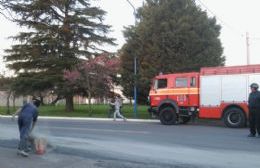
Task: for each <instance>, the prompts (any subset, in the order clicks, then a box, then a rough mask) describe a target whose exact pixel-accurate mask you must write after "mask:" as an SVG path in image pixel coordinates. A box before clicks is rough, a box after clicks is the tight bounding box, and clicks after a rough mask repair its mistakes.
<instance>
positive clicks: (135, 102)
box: [126, 0, 137, 118]
mask: <svg viewBox="0 0 260 168" xmlns="http://www.w3.org/2000/svg"><path fill="white" fill-rule="evenodd" d="M126 1H127V2H128V4H129V5H130V6H131V7H132V8H133V10H134V12H133V14H134V17H135V26H136V25H137V20H136V9H135V6H134V5H133V4H132V3H131V2H130V1H129V0H126ZM136 64H137V57H136V55H135V56H134V117H135V118H137V87H136V75H137V65H136Z"/></svg>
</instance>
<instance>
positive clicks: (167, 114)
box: [160, 107, 177, 125]
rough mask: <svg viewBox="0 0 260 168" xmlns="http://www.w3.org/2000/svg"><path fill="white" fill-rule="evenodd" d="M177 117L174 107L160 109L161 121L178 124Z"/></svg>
mask: <svg viewBox="0 0 260 168" xmlns="http://www.w3.org/2000/svg"><path fill="white" fill-rule="evenodd" d="M176 118H177V117H176V111H175V109H174V108H172V107H166V108H163V109H162V110H161V111H160V121H161V123H162V124H164V125H174V124H176Z"/></svg>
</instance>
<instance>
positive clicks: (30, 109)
mask: <svg viewBox="0 0 260 168" xmlns="http://www.w3.org/2000/svg"><path fill="white" fill-rule="evenodd" d="M40 104H41V101H40V100H39V99H33V100H32V102H31V103H27V104H25V105H23V107H22V108H21V109H20V110H19V112H18V127H19V133H20V142H19V145H18V152H17V154H18V155H22V156H24V157H27V156H29V154H28V152H29V148H28V138H29V135H30V132H31V131H32V130H33V128H34V126H35V123H36V122H37V118H38V107H39V106H40Z"/></svg>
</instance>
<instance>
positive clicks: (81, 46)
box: [5, 0, 114, 111]
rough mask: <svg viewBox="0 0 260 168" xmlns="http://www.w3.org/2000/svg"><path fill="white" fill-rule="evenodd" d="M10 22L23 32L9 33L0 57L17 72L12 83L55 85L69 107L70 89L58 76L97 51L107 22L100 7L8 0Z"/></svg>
mask: <svg viewBox="0 0 260 168" xmlns="http://www.w3.org/2000/svg"><path fill="white" fill-rule="evenodd" d="M6 2H7V3H8V8H9V9H10V10H11V11H12V12H13V13H14V14H15V20H14V21H15V22H16V23H17V24H18V25H19V26H21V27H24V28H27V30H26V31H24V32H20V33H19V34H18V35H17V36H14V37H12V38H13V39H14V40H16V41H17V42H18V44H15V45H13V46H12V48H11V49H7V50H6V53H7V55H6V56H5V60H6V61H7V63H8V67H9V68H10V69H12V70H14V71H15V72H16V74H17V78H16V82H15V84H14V86H17V87H15V88H16V89H17V90H19V91H20V92H25V91H28V92H35V91H37V92H41V91H45V90H47V89H52V90H55V91H56V93H57V94H58V95H63V96H64V97H65V98H66V110H67V111H73V94H74V93H73V91H72V90H71V89H70V88H69V87H68V85H67V84H66V81H65V80H64V78H63V74H64V71H68V70H72V69H73V68H74V67H75V66H76V65H78V63H79V61H80V58H89V57H90V56H92V55H93V54H96V53H98V52H100V51H102V49H101V48H99V47H98V46H100V45H101V44H103V43H108V44H113V40H114V39H112V38H109V37H107V36H106V34H107V33H108V31H109V29H110V26H108V25H105V24H103V19H104V15H105V14H106V13H105V11H103V10H102V9H100V8H98V7H93V6H91V4H90V0H9V1H6Z"/></svg>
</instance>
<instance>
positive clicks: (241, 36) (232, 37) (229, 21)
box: [0, 0, 260, 73]
mask: <svg viewBox="0 0 260 168" xmlns="http://www.w3.org/2000/svg"><path fill="white" fill-rule="evenodd" d="M130 1H131V2H132V3H133V4H134V6H135V7H136V8H138V7H140V6H141V5H142V3H143V0H130ZM196 2H197V4H198V5H200V6H201V8H202V9H203V10H207V11H208V14H209V16H211V17H212V16H216V17H217V19H218V23H219V24H220V25H221V26H222V30H221V36H220V39H221V42H222V45H223V47H224V55H225V56H226V65H245V64H246V36H245V34H246V32H249V37H250V39H249V41H250V63H251V64H260V21H259V20H258V16H260V10H259V7H260V1H259V0H196ZM201 2H202V4H204V5H202V4H201ZM95 3H96V4H97V5H98V6H100V7H101V8H102V9H104V10H105V11H107V16H106V20H105V23H106V24H109V25H111V26H112V30H113V32H112V33H111V35H110V36H112V37H114V38H117V41H116V43H117V44H118V45H117V46H115V47H113V46H111V47H106V48H107V49H109V50H110V51H113V52H115V51H117V50H118V49H119V48H120V47H121V46H122V45H123V44H124V38H123V34H122V30H123V29H124V26H128V25H132V24H134V16H133V9H132V8H131V6H130V5H129V4H128V3H127V1H126V0H98V1H97V2H95ZM0 21H1V27H0V44H1V45H0V56H1V57H2V55H3V49H6V48H8V47H9V46H10V45H11V44H12V43H13V42H12V41H11V40H8V39H7V37H8V36H12V35H15V34H16V33H17V32H18V31H19V27H17V26H16V25H15V24H13V23H10V22H9V21H7V20H6V19H5V18H4V17H2V16H0ZM0 61H1V62H0V73H3V71H4V64H3V61H2V60H0Z"/></svg>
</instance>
